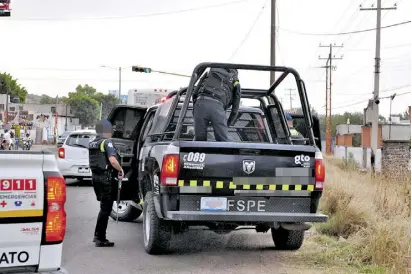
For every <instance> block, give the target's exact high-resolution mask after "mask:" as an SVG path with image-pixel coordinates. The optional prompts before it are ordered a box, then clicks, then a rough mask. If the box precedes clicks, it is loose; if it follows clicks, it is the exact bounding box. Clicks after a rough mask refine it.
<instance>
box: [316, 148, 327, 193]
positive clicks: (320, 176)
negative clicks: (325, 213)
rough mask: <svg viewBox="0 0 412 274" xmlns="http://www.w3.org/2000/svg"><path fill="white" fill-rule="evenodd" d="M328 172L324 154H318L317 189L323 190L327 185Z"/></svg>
mask: <svg viewBox="0 0 412 274" xmlns="http://www.w3.org/2000/svg"><path fill="white" fill-rule="evenodd" d="M325 177H326V170H325V161H324V160H323V157H322V153H320V152H316V155H315V189H316V190H323V185H324V183H325Z"/></svg>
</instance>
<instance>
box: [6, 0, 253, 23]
mask: <svg viewBox="0 0 412 274" xmlns="http://www.w3.org/2000/svg"><path fill="white" fill-rule="evenodd" d="M246 1H250V0H238V1H231V2H226V3H221V4H215V5H208V6H203V7H198V8H190V9H180V10H174V11H164V12H153V13H145V14H135V15H124V16H106V17H83V18H20V19H12V20H11V21H75V20H110V19H127V18H141V17H153V16H162V15H170V14H177V13H184V12H191V11H198V10H204V9H211V8H218V7H223V6H229V5H234V4H239V3H243V2H246Z"/></svg>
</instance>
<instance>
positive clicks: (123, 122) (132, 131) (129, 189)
mask: <svg viewBox="0 0 412 274" xmlns="http://www.w3.org/2000/svg"><path fill="white" fill-rule="evenodd" d="M145 113H146V108H142V107H136V106H124V105H119V106H116V107H115V108H113V110H112V111H111V113H110V114H109V117H108V119H107V120H109V121H110V122H111V123H112V125H113V130H114V131H113V137H112V141H113V143H114V145H115V146H116V148H117V149H118V151H119V153H120V156H121V162H120V164H121V166H122V168H123V170H124V172H125V174H126V176H125V177H126V178H125V180H124V181H123V185H122V192H121V200H135V199H137V198H138V196H137V194H138V183H137V178H135V177H136V176H133V174H132V171H133V168H132V167H133V166H135V165H136V160H137V155H134V152H135V151H136V145H137V142H135V141H136V140H137V139H138V137H139V135H140V129H141V127H142V124H143V120H144V116H145Z"/></svg>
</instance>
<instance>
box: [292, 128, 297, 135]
mask: <svg viewBox="0 0 412 274" xmlns="http://www.w3.org/2000/svg"><path fill="white" fill-rule="evenodd" d="M290 133H291V134H292V135H299V132H298V131H297V130H296V129H294V128H291V129H290Z"/></svg>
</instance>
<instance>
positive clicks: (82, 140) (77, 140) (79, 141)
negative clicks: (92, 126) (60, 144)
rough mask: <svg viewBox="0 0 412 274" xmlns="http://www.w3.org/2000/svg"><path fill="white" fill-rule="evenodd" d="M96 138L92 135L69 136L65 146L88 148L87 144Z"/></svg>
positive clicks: (75, 134) (77, 134)
mask: <svg viewBox="0 0 412 274" xmlns="http://www.w3.org/2000/svg"><path fill="white" fill-rule="evenodd" d="M94 138H96V134H94V133H74V134H71V135H70V136H69V137H68V138H67V140H66V145H67V146H82V147H86V148H88V147H89V142H90V141H92V140H93V139H94Z"/></svg>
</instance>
